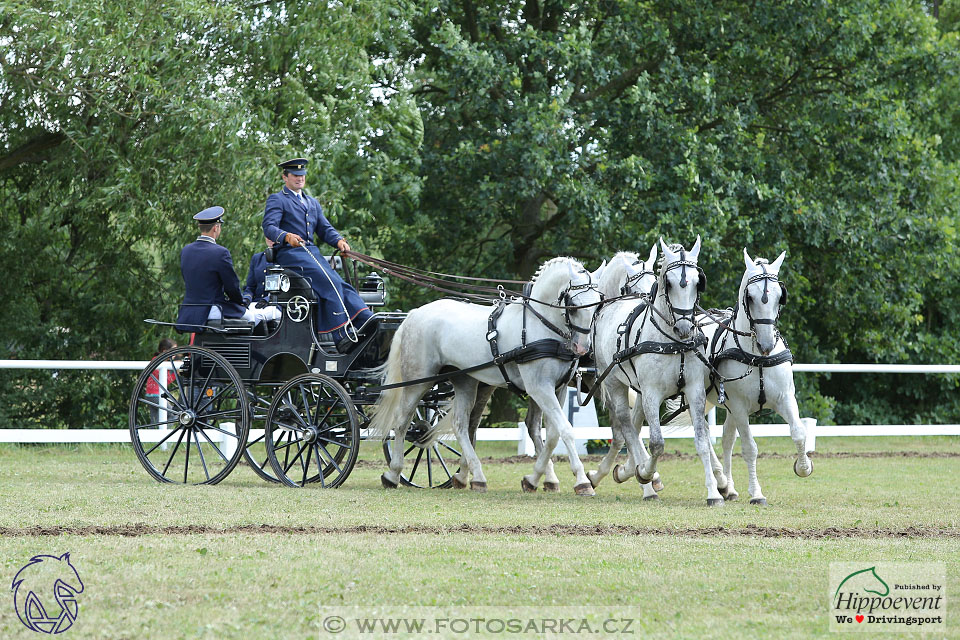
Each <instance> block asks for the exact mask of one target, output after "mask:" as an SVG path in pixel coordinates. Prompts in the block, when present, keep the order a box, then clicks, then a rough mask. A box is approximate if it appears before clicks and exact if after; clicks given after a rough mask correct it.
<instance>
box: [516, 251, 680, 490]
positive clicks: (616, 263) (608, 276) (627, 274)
mask: <svg viewBox="0 0 960 640" xmlns="http://www.w3.org/2000/svg"><path fill="white" fill-rule="evenodd" d="M656 261H657V245H656V244H654V245H653V247H651V249H650V256H649V258H648V259H647V261H646V262H644V261H643V260H641V259H640V257H639V256H638V255H637V254H636V253H634V252H633V251H621V252H619V253H617V254H615V255H614V256H613V257H612V258H611V259H610V261H609V262H607V261H606V260H605V261H604V262H603V264H602V265H600V269H601V270H602V275H601V276H600V278H599V286H600V293H601V294H602V295H603V299H604V300H605V301H606V300H614V299H616V298H621V297H623V296H632V297H628V298H626V300H628V301H630V302H632V303H633V304H636V303H637V302H638V300H639V298H638V296H639V295H640V294H646V293H649V292H650V289H651V288H652V287H653V283H654V282H656V274H655V273H654V271H653V268H654V265H655V264H656ZM604 305H606V303H604ZM604 305H601V307H600V308H601V309H603V308H604ZM598 313H599V312H598ZM563 392H564V390H563V389H560V394H559V395H560V396H562V394H563ZM561 402H562V400H561ZM541 417H542V412H541V411H540V407H539V406H537V403H536V402H532V401H531V402H530V403H529V405H528V407H527V415H526V418H525V424H526V427H527V433H528V434H529V436H530V439H531V440H532V441H533V448H534V455H535V456H539V455H540V450H541V449H542V448H543V440H542V438H541V437H540V423H541ZM610 421H611V423H612V424H613V425H614V427H613V442H612V444H611V446H610V452H609V453H607V455H606V457H605V458H604V459H603V462H601V464H600V469H601V470H602V471H588V472H587V478H588V479H589V480H590V484H592V485H593V486H594V487H596V486H597V483H598V482H599V481H600V480H601V479H602V478H603V477H604V476H606V475H607V473H609V471H610V466H611V465H612V464H613V462H614V461H615V460H616V456H617V452H618V451H620V449H621V448H622V447H623V436H622V435H621V434H620V430H619V428H618V425H617V424H616V417H615V416H614V415H613V412H612V411H611V415H610ZM640 446H643V443H642V442H641V445H640ZM548 460H549V459H548ZM631 468H633V467H631ZM615 477H616V475H615ZM630 477H631V478H632V477H633V475H632V474H631V476H630ZM555 478H556V475H555V474H554V472H553V463H552V462H548V467H547V470H546V473H545V475H544V481H543V488H544V491H556V490H557V489H556V486H557V485H556V484H555V483H556V481H555ZM659 479H660V474H657V475H656V478H655V479H654V483H653V484H654V485H659V486H658V487H656V488H657V490H658V491H659V490H660V489H662V488H663V485H662V484H660V483H659ZM618 482H622V481H621V480H618ZM654 495H656V492H654Z"/></svg>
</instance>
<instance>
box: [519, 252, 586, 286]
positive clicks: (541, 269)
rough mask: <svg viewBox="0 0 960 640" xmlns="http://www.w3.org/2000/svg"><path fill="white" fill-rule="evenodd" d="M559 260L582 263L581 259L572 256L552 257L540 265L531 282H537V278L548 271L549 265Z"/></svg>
mask: <svg viewBox="0 0 960 640" xmlns="http://www.w3.org/2000/svg"><path fill="white" fill-rule="evenodd" d="M558 262H565V263H570V262H575V263H577V264H579V263H580V261H579V260H577V259H576V258H571V257H568V256H557V257H556V258H550V259H549V260H547V261H546V262H544V263H543V264H542V265H540V267H539V268H538V269H537V272H536V273H534V274H533V277H532V278H530V282H531V283H536V281H537V278H539V277H540V276H541V275H543V273H544V271H546V270H547V269H548V268H549V267H552V266H553V265H555V264H556V263H558Z"/></svg>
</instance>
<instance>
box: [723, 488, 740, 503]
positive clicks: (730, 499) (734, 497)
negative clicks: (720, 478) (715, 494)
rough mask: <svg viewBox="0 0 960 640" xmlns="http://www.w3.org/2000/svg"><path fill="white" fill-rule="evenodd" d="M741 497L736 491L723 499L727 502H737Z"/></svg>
mask: <svg viewBox="0 0 960 640" xmlns="http://www.w3.org/2000/svg"><path fill="white" fill-rule="evenodd" d="M739 497H740V494H739V493H737V492H736V491H731V492H730V493H728V494H727V495H725V496H723V499H724V500H726V501H727V502H736V501H737V498H739Z"/></svg>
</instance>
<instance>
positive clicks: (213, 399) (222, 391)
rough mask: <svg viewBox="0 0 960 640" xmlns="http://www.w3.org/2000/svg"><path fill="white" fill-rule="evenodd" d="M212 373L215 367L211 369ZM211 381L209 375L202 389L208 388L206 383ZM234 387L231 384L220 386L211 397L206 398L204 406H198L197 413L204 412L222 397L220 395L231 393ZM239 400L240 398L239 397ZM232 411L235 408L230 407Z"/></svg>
mask: <svg viewBox="0 0 960 640" xmlns="http://www.w3.org/2000/svg"><path fill="white" fill-rule="evenodd" d="M210 373H211V374H213V369H211V370H210ZM209 381H210V377H209V376H207V379H206V380H205V381H204V385H203V386H202V387H199V388H200V389H207V388H208V387H207V384H206V383H207V382H209ZM232 389H233V385H229V386H226V387H220V388H219V389H217V391H216V392H215V393H214V394H213V395H212V396H210V397H209V398H207V399H206V402H204V404H203V406H202V407H199V406H198V407H197V408H196V412H197V413H203V412H204V411H205V410H206V409H207V407H209V406H210V405H212V404H213V403H214V402H216V401H217V400H219V399H220V396H222V395H224V394H228V393H230V391H231V390H232ZM201 393H202V392H201ZM238 400H239V398H238ZM197 404H198V405H199V404H200V400H199V398H198V399H197ZM230 411H234V409H230Z"/></svg>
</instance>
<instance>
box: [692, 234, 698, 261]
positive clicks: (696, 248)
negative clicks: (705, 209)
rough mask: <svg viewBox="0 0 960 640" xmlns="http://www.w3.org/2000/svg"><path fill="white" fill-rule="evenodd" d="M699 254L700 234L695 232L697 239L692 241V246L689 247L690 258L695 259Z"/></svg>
mask: <svg viewBox="0 0 960 640" xmlns="http://www.w3.org/2000/svg"><path fill="white" fill-rule="evenodd" d="M699 255H700V234H699V233H698V234H697V241H696V242H694V243H693V247H691V248H690V259H691V260H696V259H697V256H699Z"/></svg>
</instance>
